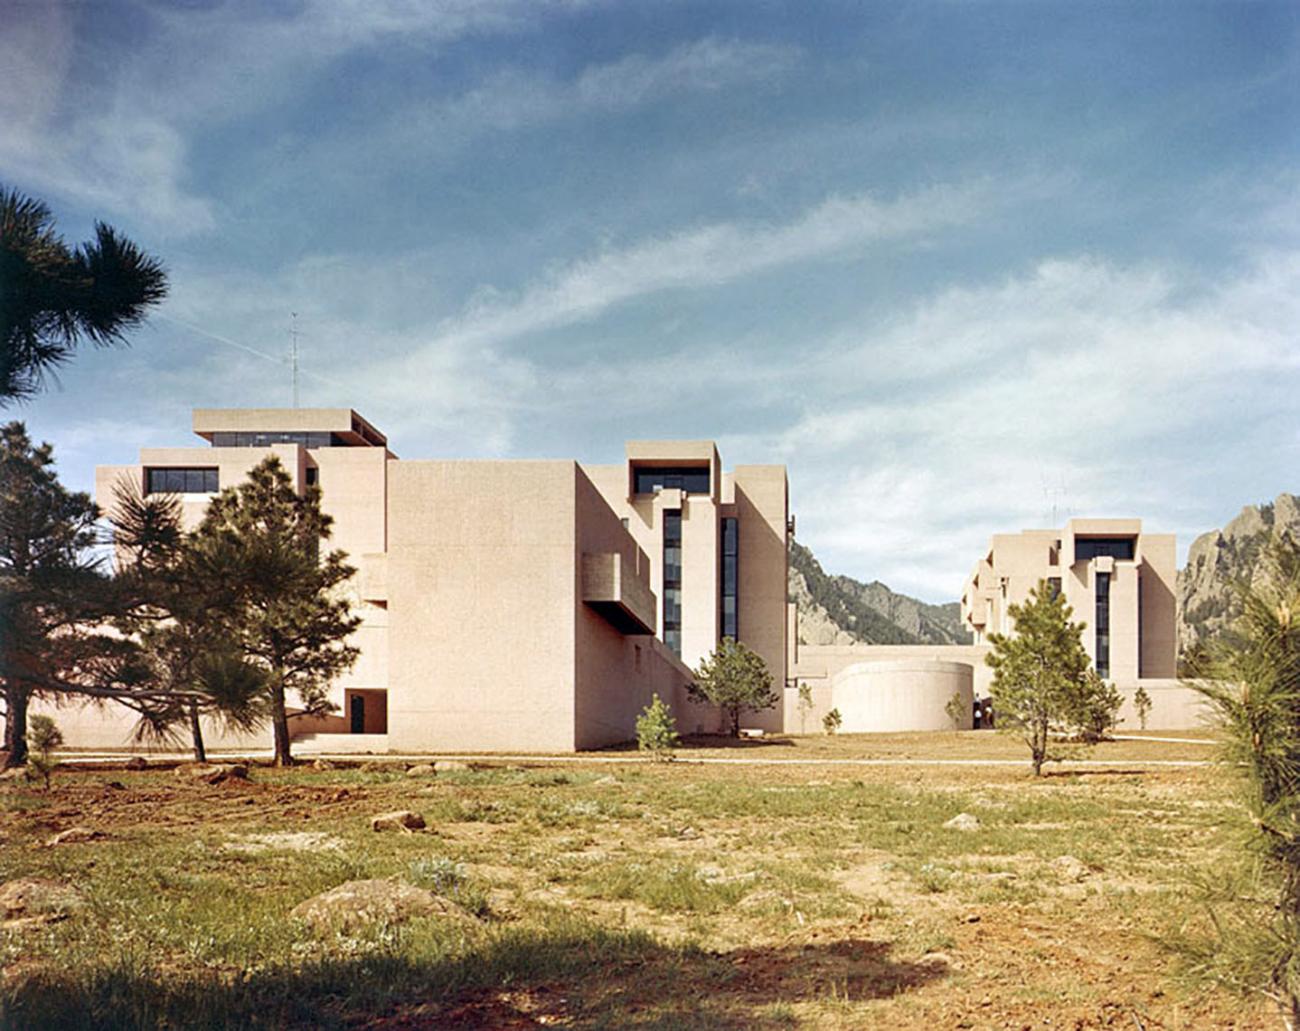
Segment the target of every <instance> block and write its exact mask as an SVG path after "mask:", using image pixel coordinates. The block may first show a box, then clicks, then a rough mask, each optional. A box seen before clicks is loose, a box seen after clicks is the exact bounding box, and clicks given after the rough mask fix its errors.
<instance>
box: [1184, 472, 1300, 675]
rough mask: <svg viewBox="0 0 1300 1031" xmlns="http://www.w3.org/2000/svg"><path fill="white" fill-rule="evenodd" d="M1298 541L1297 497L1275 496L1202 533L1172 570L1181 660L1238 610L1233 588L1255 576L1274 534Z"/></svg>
mask: <svg viewBox="0 0 1300 1031" xmlns="http://www.w3.org/2000/svg"><path fill="white" fill-rule="evenodd" d="M1283 532H1285V533H1289V534H1290V535H1291V538H1292V539H1293V540H1295V541H1297V542H1300V499H1297V498H1296V496H1295V495H1293V494H1279V495H1278V496H1277V497H1276V498H1275V499H1274V500H1273V502H1272V503H1271V504H1267V505H1247V506H1246V507H1245V508H1243V509H1242V510H1241V512H1240V514H1239V515H1238V516H1237V517H1236V518H1235V519H1233V520H1232V521H1231V522H1230V523H1228V524H1227V525H1226V526H1225V527H1224V528H1223V529H1222V530H1211V531H1210V532H1209V533H1203V534H1201V536H1199V537H1197V538H1196V540H1195V541H1193V542H1192V546H1191V548H1190V549H1189V550H1188V552H1187V565H1186V566H1184V567H1183V568H1182V569H1180V570H1179V571H1178V645H1179V652H1180V654H1181V655H1183V656H1184V657H1186V656H1188V655H1190V654H1192V653H1193V652H1194V651H1195V650H1196V649H1197V648H1198V647H1199V646H1200V645H1202V644H1204V643H1205V642H1206V641H1208V640H1209V639H1210V638H1212V637H1214V636H1215V635H1217V634H1220V633H1222V632H1223V631H1224V630H1226V629H1227V628H1228V627H1229V626H1230V625H1231V623H1232V621H1233V620H1234V619H1235V618H1236V617H1237V615H1238V614H1239V612H1240V605H1239V604H1238V602H1237V598H1236V593H1235V591H1234V587H1233V585H1234V584H1236V583H1239V582H1241V581H1243V580H1244V581H1247V582H1249V581H1251V580H1253V579H1254V578H1255V577H1256V576H1258V575H1259V572H1260V563H1259V559H1260V556H1261V555H1262V553H1263V551H1264V549H1265V547H1266V545H1267V544H1268V542H1269V541H1270V540H1271V539H1273V538H1274V537H1275V536H1277V535H1278V534H1280V533H1283Z"/></svg>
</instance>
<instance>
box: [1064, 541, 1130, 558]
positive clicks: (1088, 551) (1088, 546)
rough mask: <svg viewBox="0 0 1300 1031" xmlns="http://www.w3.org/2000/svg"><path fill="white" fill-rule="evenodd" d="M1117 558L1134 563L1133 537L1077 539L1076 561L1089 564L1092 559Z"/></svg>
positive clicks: (1075, 543) (1075, 545) (1075, 544)
mask: <svg viewBox="0 0 1300 1031" xmlns="http://www.w3.org/2000/svg"><path fill="white" fill-rule="evenodd" d="M1106 557H1109V558H1117V559H1122V560H1124V561H1126V562H1132V561H1133V538H1132V537H1076V538H1075V539H1074V561H1076V562H1087V561H1088V560H1089V559H1092V558H1106Z"/></svg>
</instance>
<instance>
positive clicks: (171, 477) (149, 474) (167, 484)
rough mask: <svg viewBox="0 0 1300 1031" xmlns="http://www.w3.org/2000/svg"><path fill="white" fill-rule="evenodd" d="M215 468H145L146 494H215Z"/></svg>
mask: <svg viewBox="0 0 1300 1031" xmlns="http://www.w3.org/2000/svg"><path fill="white" fill-rule="evenodd" d="M217 489H218V487H217V470H216V469H146V470H145V487H144V492H145V493H146V494H215V493H216V492H217Z"/></svg>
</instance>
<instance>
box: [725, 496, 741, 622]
mask: <svg viewBox="0 0 1300 1031" xmlns="http://www.w3.org/2000/svg"><path fill="white" fill-rule="evenodd" d="M739 564H740V528H739V525H738V523H737V522H736V519H735V518H734V517H727V518H725V519H723V520H722V628H721V629H722V636H723V637H730V638H731V639H732V640H736V639H737V638H739V637H740V613H739V608H740V607H739V604H738V602H737V598H738V597H739V594H740V568H739Z"/></svg>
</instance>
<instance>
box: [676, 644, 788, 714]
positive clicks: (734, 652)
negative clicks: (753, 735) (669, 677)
mask: <svg viewBox="0 0 1300 1031" xmlns="http://www.w3.org/2000/svg"><path fill="white" fill-rule="evenodd" d="M688 690H689V692H690V694H691V697H692V698H694V699H696V700H697V701H700V702H707V703H709V704H712V705H716V706H718V708H720V709H721V710H722V711H723V713H725V714H726V716H727V721H728V724H729V727H730V731H731V736H732V737H740V715H741V713H743V712H760V711H761V710H763V709H770V708H772V707H773V706H775V705H776V703H777V697H776V693H775V692H774V691H773V690H772V673H771V671H770V670H769V669H768V668H767V663H765V662H764V661H763V659H762V657H761V656H760V655H758V654H757V653H756V652H754V651H752V650H751V649H750V648H747V647H746V646H745V645H744V644H742V643H740V642H739V641H736V640H734V639H732V638H730V637H724V638H723V639H722V641H721V643H720V644H719V645H718V647H717V648H715V649H714V650H713V653H712V654H711V655H709V656H707V657H706V658H705V659H704V660H703V661H701V662H700V668H699V669H697V670H696V671H695V680H694V682H693V683H691V684H690V685H689V688H688Z"/></svg>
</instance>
